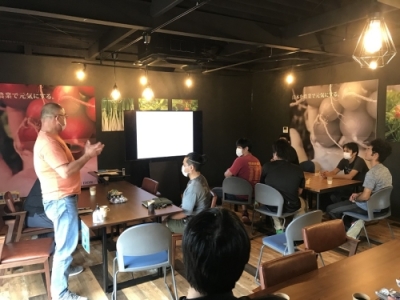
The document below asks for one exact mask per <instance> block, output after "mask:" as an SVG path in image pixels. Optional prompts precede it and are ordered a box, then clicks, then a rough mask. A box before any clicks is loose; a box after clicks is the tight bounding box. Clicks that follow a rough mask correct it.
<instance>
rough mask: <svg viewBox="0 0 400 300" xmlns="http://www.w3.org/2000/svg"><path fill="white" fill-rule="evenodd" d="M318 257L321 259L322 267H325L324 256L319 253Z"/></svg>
mask: <svg viewBox="0 0 400 300" xmlns="http://www.w3.org/2000/svg"><path fill="white" fill-rule="evenodd" d="M318 255H319V258H321V262H322V265H323V266H324V267H325V262H324V259H323V258H322V254H321V253H318Z"/></svg>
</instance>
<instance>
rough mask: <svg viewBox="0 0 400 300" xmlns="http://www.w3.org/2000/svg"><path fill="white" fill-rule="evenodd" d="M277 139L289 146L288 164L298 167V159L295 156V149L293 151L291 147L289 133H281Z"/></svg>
mask: <svg viewBox="0 0 400 300" xmlns="http://www.w3.org/2000/svg"><path fill="white" fill-rule="evenodd" d="M279 139H280V140H284V141H286V142H288V144H289V146H290V147H289V149H288V158H287V160H288V162H290V163H292V164H295V165H300V162H299V157H298V156H297V152H296V149H294V148H293V147H292V145H291V142H290V135H289V133H281V134H280V135H279Z"/></svg>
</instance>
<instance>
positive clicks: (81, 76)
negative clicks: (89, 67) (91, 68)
mask: <svg viewBox="0 0 400 300" xmlns="http://www.w3.org/2000/svg"><path fill="white" fill-rule="evenodd" d="M85 77H86V65H85V64H83V68H82V69H79V70H78V71H76V78H78V79H79V80H83V79H85Z"/></svg>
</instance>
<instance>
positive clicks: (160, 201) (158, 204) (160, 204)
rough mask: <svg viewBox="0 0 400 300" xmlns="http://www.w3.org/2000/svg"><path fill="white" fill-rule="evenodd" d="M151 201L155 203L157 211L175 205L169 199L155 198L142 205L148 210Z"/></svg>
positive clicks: (143, 202)
mask: <svg viewBox="0 0 400 300" xmlns="http://www.w3.org/2000/svg"><path fill="white" fill-rule="evenodd" d="M150 201H154V208H155V209H159V208H163V207H166V206H168V205H172V204H173V203H172V201H171V200H169V199H167V198H153V199H150V200H145V201H142V205H143V206H144V207H146V208H147V207H149V202H150Z"/></svg>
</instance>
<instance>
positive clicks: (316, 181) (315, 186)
mask: <svg viewBox="0 0 400 300" xmlns="http://www.w3.org/2000/svg"><path fill="white" fill-rule="evenodd" d="M304 177H305V179H306V185H305V188H304V189H305V190H306V191H309V192H311V193H315V194H317V209H319V195H320V194H325V193H330V192H332V191H334V190H338V189H340V188H342V187H356V186H359V185H361V184H362V182H361V181H358V180H352V179H338V178H333V180H332V184H328V182H327V180H326V179H324V178H323V177H322V176H321V175H319V174H318V176H315V174H314V173H307V172H304ZM308 179H309V180H310V183H309V184H307V180H308Z"/></svg>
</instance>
